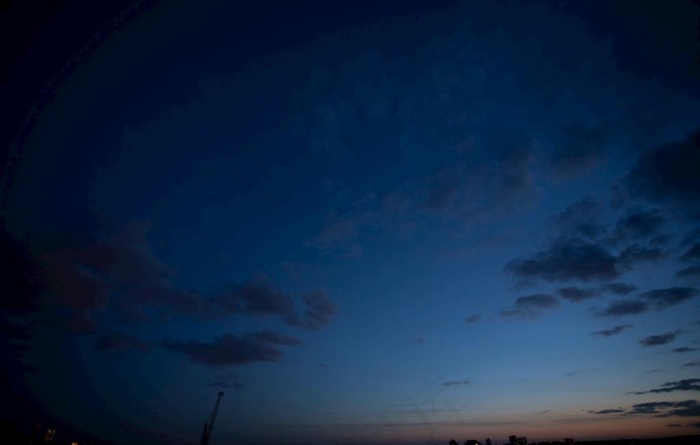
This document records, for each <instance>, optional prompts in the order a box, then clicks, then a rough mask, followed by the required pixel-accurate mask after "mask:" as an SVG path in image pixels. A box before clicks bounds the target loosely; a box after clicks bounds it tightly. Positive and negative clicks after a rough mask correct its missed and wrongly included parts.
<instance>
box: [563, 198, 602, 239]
mask: <svg viewBox="0 0 700 445" xmlns="http://www.w3.org/2000/svg"><path fill="white" fill-rule="evenodd" d="M602 217H603V206H602V205H601V204H600V203H599V202H598V201H595V200H593V199H591V198H585V199H583V200H581V201H578V202H575V203H573V204H571V205H569V206H568V207H567V208H566V209H564V211H563V212H561V213H560V214H559V215H557V216H556V217H555V218H554V227H555V228H556V230H557V231H558V232H559V233H561V234H562V235H564V236H569V237H582V238H586V239H589V240H592V239H595V238H598V237H599V236H600V235H602V234H603V233H605V227H604V226H603V224H602V223H601V220H602Z"/></svg>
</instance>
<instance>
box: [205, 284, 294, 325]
mask: <svg viewBox="0 0 700 445" xmlns="http://www.w3.org/2000/svg"><path fill="white" fill-rule="evenodd" d="M213 301H214V302H215V303H216V304H217V305H219V306H221V307H222V308H223V309H225V310H227V311H229V312H230V313H234V314H257V315H262V314H275V315H289V314H293V313H294V300H293V299H292V296H291V295H289V294H287V293H285V292H282V291H281V290H279V289H277V288H276V287H275V285H274V284H273V283H272V282H271V281H270V280H269V279H268V278H267V277H266V276H265V275H262V274H258V275H256V276H255V277H253V278H251V279H250V280H248V281H246V282H244V283H241V284H236V285H233V286H229V287H228V288H225V289H224V290H222V291H220V292H218V293H217V294H216V296H215V297H213Z"/></svg>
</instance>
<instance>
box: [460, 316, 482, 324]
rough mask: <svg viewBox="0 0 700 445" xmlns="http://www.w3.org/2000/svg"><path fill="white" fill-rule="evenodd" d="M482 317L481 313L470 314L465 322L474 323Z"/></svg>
mask: <svg viewBox="0 0 700 445" xmlns="http://www.w3.org/2000/svg"><path fill="white" fill-rule="evenodd" d="M481 318H482V316H481V315H480V314H474V315H470V316H469V317H467V319H466V320H464V321H465V323H468V324H473V323H477V322H479V321H481Z"/></svg>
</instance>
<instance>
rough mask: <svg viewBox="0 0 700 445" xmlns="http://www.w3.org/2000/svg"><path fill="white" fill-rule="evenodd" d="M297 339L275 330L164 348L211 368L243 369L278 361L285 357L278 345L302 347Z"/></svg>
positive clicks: (168, 344)
mask: <svg viewBox="0 0 700 445" xmlns="http://www.w3.org/2000/svg"><path fill="white" fill-rule="evenodd" d="M299 344H301V341H300V340H299V339H297V338H295V337H291V336H288V335H284V334H280V333H277V332H274V331H258V332H253V333H248V334H243V335H236V334H224V335H222V336H220V337H216V338H215V339H214V340H212V341H208V342H207V341H198V340H191V341H180V340H171V339H168V340H165V341H163V342H162V343H161V346H162V347H163V348H165V349H167V350H169V351H173V352H178V353H181V354H184V355H185V356H187V357H188V358H189V359H190V361H192V362H196V363H203V364H206V365H211V366H242V365H248V364H250V363H255V362H277V361H280V360H282V358H283V356H284V354H283V352H282V351H281V350H280V349H279V347H278V346H293V345H299Z"/></svg>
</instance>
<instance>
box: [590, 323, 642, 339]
mask: <svg viewBox="0 0 700 445" xmlns="http://www.w3.org/2000/svg"><path fill="white" fill-rule="evenodd" d="M631 327H632V325H630V324H624V325H618V326H615V327H613V328H610V329H602V330H600V331H595V332H592V333H591V335H594V336H602V337H612V336H613V335H618V334H621V333H622V332H624V331H626V330H627V329H629V328H631Z"/></svg>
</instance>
